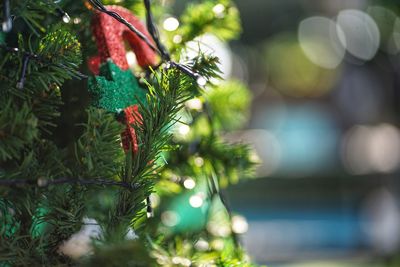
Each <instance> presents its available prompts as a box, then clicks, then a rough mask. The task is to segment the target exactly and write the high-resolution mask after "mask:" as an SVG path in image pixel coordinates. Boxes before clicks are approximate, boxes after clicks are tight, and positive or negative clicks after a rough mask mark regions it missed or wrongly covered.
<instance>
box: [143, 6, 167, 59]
mask: <svg viewBox="0 0 400 267" xmlns="http://www.w3.org/2000/svg"><path fill="white" fill-rule="evenodd" d="M143 2H144V6H145V8H146V24H147V30H148V31H149V33H150V35H151V37H153V40H154V42H155V43H156V45H157V47H158V50H159V51H160V53H161V57H162V58H163V59H164V60H165V61H170V60H171V56H170V55H169V53H168V51H167V49H166V47H165V46H164V45H163V44H162V43H161V41H160V34H159V32H158V29H157V27H156V26H155V23H154V18H153V14H152V12H151V3H150V0H143Z"/></svg>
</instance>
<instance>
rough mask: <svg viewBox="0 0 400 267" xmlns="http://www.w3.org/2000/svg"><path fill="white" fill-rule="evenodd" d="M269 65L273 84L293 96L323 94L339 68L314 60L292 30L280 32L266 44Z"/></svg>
mask: <svg viewBox="0 0 400 267" xmlns="http://www.w3.org/2000/svg"><path fill="white" fill-rule="evenodd" d="M266 68H267V74H268V77H269V80H270V81H271V85H272V86H273V87H274V88H276V89H277V90H279V91H280V92H282V93H284V94H286V95H289V96H294V97H317V96H321V95H323V94H324V93H326V92H328V91H329V90H330V89H332V87H333V85H334V83H335V81H336V71H335V70H330V69H325V68H321V67H320V66H318V65H316V64H314V63H313V62H312V61H311V60H310V59H309V58H308V57H307V56H306V54H305V53H304V51H303V49H302V47H301V45H300V44H299V41H298V40H297V38H295V37H294V36H293V35H291V34H289V35H288V34H283V35H279V36H277V37H275V38H274V39H273V40H272V41H270V42H268V43H267V44H266Z"/></svg>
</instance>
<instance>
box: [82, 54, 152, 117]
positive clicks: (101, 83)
mask: <svg viewBox="0 0 400 267" xmlns="http://www.w3.org/2000/svg"><path fill="white" fill-rule="evenodd" d="M88 86H89V92H90V93H91V94H92V97H93V105H94V106H96V107H98V108H103V109H105V110H107V111H110V112H116V113H119V112H121V111H122V110H123V109H125V108H126V107H129V106H132V105H135V104H139V101H140V102H141V103H143V104H145V103H146V92H145V90H144V89H143V88H141V87H140V85H139V83H138V81H137V79H136V77H135V76H134V75H133V73H132V72H131V71H130V70H122V69H120V68H119V67H118V66H117V65H116V64H114V62H112V60H108V61H107V62H105V63H104V64H102V65H101V67H100V74H99V76H95V77H90V78H89V83H88ZM138 100H139V101H138Z"/></svg>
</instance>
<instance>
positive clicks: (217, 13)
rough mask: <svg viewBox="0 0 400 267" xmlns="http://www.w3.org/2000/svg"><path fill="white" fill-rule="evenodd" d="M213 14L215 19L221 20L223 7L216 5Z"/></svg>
mask: <svg viewBox="0 0 400 267" xmlns="http://www.w3.org/2000/svg"><path fill="white" fill-rule="evenodd" d="M213 12H214V15H215V16H216V17H217V18H223V17H224V16H225V14H224V12H225V6H224V5H223V4H217V5H215V6H214V7H213Z"/></svg>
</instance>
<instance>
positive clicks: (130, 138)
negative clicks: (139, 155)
mask: <svg viewBox="0 0 400 267" xmlns="http://www.w3.org/2000/svg"><path fill="white" fill-rule="evenodd" d="M124 115H125V121H124V122H125V125H126V128H125V131H124V132H123V133H122V134H121V138H122V146H123V148H124V150H125V152H127V151H129V148H130V147H131V148H132V152H133V153H136V152H137V151H138V149H139V146H138V142H137V138H136V133H135V129H134V128H133V127H132V124H135V123H142V121H141V119H142V116H141V115H140V113H139V111H138V106H137V105H133V106H130V107H127V108H125V109H124Z"/></svg>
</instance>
